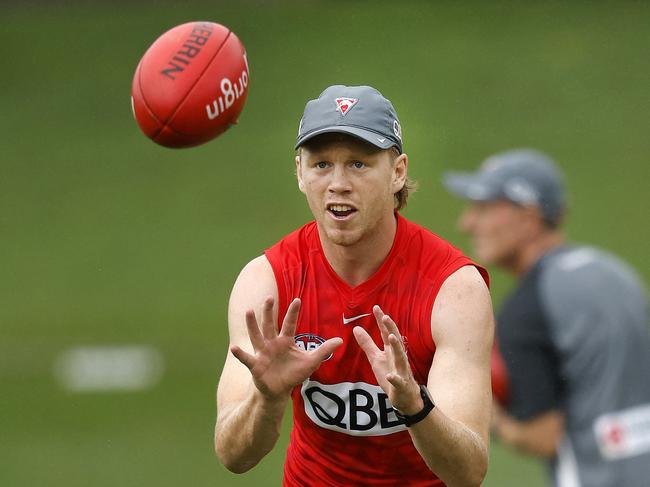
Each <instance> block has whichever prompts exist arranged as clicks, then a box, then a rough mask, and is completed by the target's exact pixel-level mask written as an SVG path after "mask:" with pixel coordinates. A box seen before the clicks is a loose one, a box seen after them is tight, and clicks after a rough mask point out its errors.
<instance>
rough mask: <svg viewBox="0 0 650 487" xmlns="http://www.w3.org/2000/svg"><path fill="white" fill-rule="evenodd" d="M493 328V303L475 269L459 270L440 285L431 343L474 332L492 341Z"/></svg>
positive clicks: (432, 316) (434, 310)
mask: <svg viewBox="0 0 650 487" xmlns="http://www.w3.org/2000/svg"><path fill="white" fill-rule="evenodd" d="M493 328H494V318H493V314H492V301H491V298H490V291H489V289H488V287H487V284H486V283H485V280H484V279H483V277H482V276H481V274H480V273H479V271H478V270H477V269H476V267H474V266H472V265H467V266H463V267H461V268H460V269H458V270H457V271H456V272H454V273H453V274H451V275H450V276H449V277H448V278H447V280H446V281H445V282H444V283H443V285H442V287H441V288H440V291H439V292H438V295H437V296H436V299H435V301H434V303H433V309H432V310H431V331H432V333H433V337H434V341H436V343H438V339H440V338H443V337H444V336H445V335H446V334H448V333H452V334H456V333H455V332H458V333H459V334H464V333H467V332H472V331H473V332H474V333H476V332H478V334H484V333H487V334H488V335H490V337H491V335H492V333H493ZM481 331H482V332H483V333H481ZM474 333H472V334H474ZM490 340H491V338H490Z"/></svg>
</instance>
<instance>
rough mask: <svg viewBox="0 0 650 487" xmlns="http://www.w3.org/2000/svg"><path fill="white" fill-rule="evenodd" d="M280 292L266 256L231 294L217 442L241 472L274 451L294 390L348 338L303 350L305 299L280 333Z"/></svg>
mask: <svg viewBox="0 0 650 487" xmlns="http://www.w3.org/2000/svg"><path fill="white" fill-rule="evenodd" d="M277 294H278V291H277V285H276V283H275V278H274V276H273V270H272V269H271V266H270V264H269V262H268V261H267V259H266V257H259V258H257V259H255V260H253V261H252V262H251V263H250V264H248V265H247V266H246V267H245V268H244V270H242V272H241V274H240V275H239V277H238V278H237V282H235V286H234V288H233V292H232V295H231V297H230V305H229V309H228V328H229V332H230V352H231V353H230V354H228V357H227V358H226V364H225V365H224V369H223V372H222V374H221V379H220V381H219V387H218V390H217V424H216V426H215V433H214V446H215V451H216V453H217V456H218V457H219V459H220V460H221V462H222V463H223V464H224V465H225V466H226V468H228V469H229V470H231V471H233V472H236V473H242V472H245V471H247V470H249V469H251V468H252V467H254V466H255V465H256V464H257V463H258V462H259V461H260V460H261V459H262V458H263V457H264V456H265V455H266V454H267V453H268V452H269V451H271V449H272V448H273V446H274V445H275V443H276V441H277V439H278V436H279V435H280V425H281V421H282V416H283V414H284V410H285V408H286V405H287V401H288V399H289V395H290V393H291V390H292V389H293V388H294V387H295V386H296V385H298V384H300V383H302V382H303V381H304V380H305V379H306V378H307V377H309V376H310V375H311V374H312V373H313V372H314V371H315V370H316V369H317V368H318V367H320V364H321V362H322V361H323V360H324V359H325V358H326V357H328V356H329V355H330V354H331V353H333V352H334V350H335V349H336V348H337V347H339V346H340V345H341V343H342V342H343V341H342V340H341V339H340V338H338V337H337V338H330V339H329V340H327V341H325V342H324V343H323V344H322V345H321V346H320V347H318V348H317V349H316V350H313V351H303V350H301V349H300V348H298V347H297V346H296V344H295V342H294V334H295V331H296V323H297V320H298V313H299V312H300V304H301V303H300V300H299V299H294V300H293V301H292V302H291V304H290V305H289V307H288V309H287V312H286V316H285V317H284V320H283V323H282V327H281V329H280V331H279V332H278V326H277V322H276V318H275V317H276V316H277V310H276V309H275V308H274V303H275V302H277ZM260 302H262V303H263V304H262V307H261V310H259V309H258V310H257V312H256V311H255V310H254V309H255V307H256V306H258V303H260ZM258 323H259V324H258Z"/></svg>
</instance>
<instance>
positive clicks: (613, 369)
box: [444, 149, 650, 487]
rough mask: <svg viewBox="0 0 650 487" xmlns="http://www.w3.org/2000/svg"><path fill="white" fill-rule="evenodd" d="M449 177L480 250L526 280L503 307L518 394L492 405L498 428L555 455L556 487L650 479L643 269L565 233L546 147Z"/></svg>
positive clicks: (530, 448) (561, 197) (533, 450)
mask: <svg viewBox="0 0 650 487" xmlns="http://www.w3.org/2000/svg"><path fill="white" fill-rule="evenodd" d="M444 183H445V186H446V187H447V188H448V189H449V191H451V192H452V193H453V194H455V195H457V196H460V197H461V198H464V199H466V200H468V201H469V203H468V207H467V209H466V210H465V212H464V213H463V214H462V216H461V217H460V220H459V224H460V228H461V229H462V231H464V232H466V233H468V234H469V235H470V237H471V240H472V245H473V247H474V252H475V256H476V258H477V259H479V260H480V261H481V262H482V263H484V264H488V265H489V264H493V265H496V266H499V267H501V268H503V269H505V270H506V271H508V272H509V273H511V274H513V275H514V276H515V277H516V278H517V279H518V283H517V286H516V289H515V290H514V291H513V292H512V293H511V294H510V296H509V297H508V298H507V299H506V300H505V303H504V304H503V306H502V308H501V310H500V313H499V314H498V317H497V342H498V345H499V348H500V351H501V354H502V357H503V360H504V363H505V369H506V371H507V375H508V379H509V398H507V400H506V401H505V402H504V406H505V409H502V408H501V407H499V406H498V405H496V404H495V412H494V417H493V431H494V432H495V433H496V434H497V436H498V437H499V438H500V439H501V440H502V441H503V442H504V443H506V444H509V445H511V446H513V447H516V448H518V449H520V450H523V451H525V452H528V453H530V454H533V455H537V456H539V457H543V458H546V459H548V461H549V464H550V465H551V467H552V471H553V475H554V482H555V485H556V486H558V487H579V486H584V487H615V486H616V487H622V486H625V487H644V486H645V487H647V486H648V485H650V336H649V328H648V301H647V296H646V293H645V290H644V286H643V284H642V283H641V282H640V280H639V278H638V277H637V275H636V274H635V273H634V272H633V271H632V269H630V267H628V266H627V265H626V264H625V263H623V262H621V261H620V260H619V259H617V258H616V257H614V256H612V255H610V254H608V253H605V252H603V251H601V250H597V249H595V248H592V247H585V246H577V245H570V244H567V243H566V241H565V237H564V235H563V233H562V229H561V226H562V223H563V217H564V214H565V209H566V194H565V188H564V184H563V178H562V176H561V174H560V172H559V170H558V168H557V166H556V165H555V164H554V162H553V161H552V160H551V159H549V158H548V157H547V156H545V155H544V154H541V153H539V152H537V151H533V150H528V149H519V150H512V151H508V152H504V153H500V154H496V155H494V156H492V157H490V158H488V159H487V160H485V161H484V162H483V164H482V166H481V167H480V169H479V170H478V171H477V172H475V173H448V174H447V175H445V178H444ZM497 379H498V378H497ZM501 379H502V378H501Z"/></svg>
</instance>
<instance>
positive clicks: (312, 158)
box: [296, 136, 407, 246]
mask: <svg viewBox="0 0 650 487" xmlns="http://www.w3.org/2000/svg"><path fill="white" fill-rule="evenodd" d="M323 137H325V136H323ZM394 158H395V153H394V152H392V151H390V150H381V151H377V150H373V148H371V147H370V146H368V144H365V143H363V142H361V141H357V140H356V139H354V138H352V137H346V136H343V137H328V138H324V139H323V141H322V142H320V143H318V144H315V145H310V146H309V147H303V148H302V149H301V152H300V155H299V157H296V173H297V176H298V183H299V187H300V190H301V191H302V192H303V193H305V195H306V196H307V202H308V204H309V208H310V209H311V212H312V214H313V215H314V218H315V219H316V221H317V223H318V226H319V229H320V231H321V232H324V234H325V236H326V237H327V238H328V239H329V240H330V241H331V242H332V243H334V244H337V245H343V246H350V245H354V244H355V243H357V242H359V241H360V240H361V239H362V238H364V236H367V235H372V232H373V231H381V230H382V228H383V227H382V225H385V224H386V223H387V222H390V221H391V219H393V218H394V216H393V208H394V197H393V195H394V194H395V193H396V192H397V191H399V190H400V189H401V188H402V186H403V185H404V181H405V178H406V165H407V159H406V156H404V155H401V156H399V157H397V159H396V160H395V161H393V159H394Z"/></svg>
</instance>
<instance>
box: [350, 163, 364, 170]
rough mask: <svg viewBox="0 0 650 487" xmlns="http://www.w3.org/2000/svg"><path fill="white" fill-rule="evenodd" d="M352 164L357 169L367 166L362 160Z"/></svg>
mask: <svg viewBox="0 0 650 487" xmlns="http://www.w3.org/2000/svg"><path fill="white" fill-rule="evenodd" d="M352 165H353V166H354V167H355V168H357V169H362V168H363V167H365V164H364V163H363V162H361V161H354V162H353V163H352Z"/></svg>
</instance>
